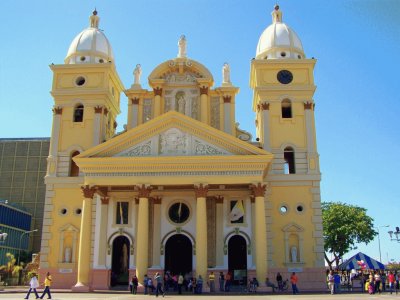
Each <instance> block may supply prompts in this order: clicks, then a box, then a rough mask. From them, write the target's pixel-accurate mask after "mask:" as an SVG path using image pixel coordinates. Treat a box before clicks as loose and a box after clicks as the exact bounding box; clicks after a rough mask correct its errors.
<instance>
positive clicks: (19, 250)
mask: <svg viewBox="0 0 400 300" xmlns="http://www.w3.org/2000/svg"><path fill="white" fill-rule="evenodd" d="M35 231H38V230H37V229H33V230H30V231H24V232H23V233H22V234H21V235H20V237H19V247H18V260H17V266H19V255H20V253H21V242H22V237H23V236H24V234H28V233H31V232H35Z"/></svg>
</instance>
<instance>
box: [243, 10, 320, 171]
mask: <svg viewBox="0 0 400 300" xmlns="http://www.w3.org/2000/svg"><path fill="white" fill-rule="evenodd" d="M272 22H273V23H272V24H271V25H270V26H269V27H268V28H267V29H266V30H265V31H264V32H263V34H262V35H261V37H260V40H259V43H258V46H257V55H256V58H255V59H253V60H252V62H251V74H250V85H251V88H252V89H253V90H254V96H253V110H254V111H255V112H256V133H257V137H258V139H259V141H260V143H261V145H262V146H263V148H264V149H265V150H268V151H270V152H272V153H273V154H274V155H275V159H274V164H273V168H272V170H271V173H272V174H319V162H318V153H317V146H316V137H315V122H314V107H315V104H314V100H313V96H314V92H315V89H316V86H315V85H314V66H315V63H316V60H315V59H307V58H306V57H305V54H304V51H303V47H302V44H301V41H300V39H299V38H298V36H297V35H296V33H295V32H294V31H293V30H292V29H291V28H290V27H289V26H287V25H286V24H285V23H283V22H282V12H281V11H280V10H279V6H275V8H274V11H273V12H272Z"/></svg>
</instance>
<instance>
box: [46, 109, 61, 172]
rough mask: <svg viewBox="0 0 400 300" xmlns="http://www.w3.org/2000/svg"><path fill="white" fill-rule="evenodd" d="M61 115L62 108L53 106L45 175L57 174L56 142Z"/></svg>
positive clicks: (58, 135) (57, 140)
mask: <svg viewBox="0 0 400 300" xmlns="http://www.w3.org/2000/svg"><path fill="white" fill-rule="evenodd" d="M61 115H62V108H61V107H54V108H53V125H52V128H51V139H50V149H49V157H48V158H47V176H56V174H57V155H58V142H59V137H60V127H61Z"/></svg>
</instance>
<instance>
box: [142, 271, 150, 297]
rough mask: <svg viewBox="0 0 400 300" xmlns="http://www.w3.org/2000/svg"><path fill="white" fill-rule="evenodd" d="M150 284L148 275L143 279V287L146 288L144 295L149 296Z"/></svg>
mask: <svg viewBox="0 0 400 300" xmlns="http://www.w3.org/2000/svg"><path fill="white" fill-rule="evenodd" d="M148 283H149V278H148V277H147V274H145V275H144V277H143V286H144V294H145V295H147V293H148V289H149V288H148V287H149V285H148Z"/></svg>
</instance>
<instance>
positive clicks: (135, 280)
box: [131, 275, 139, 295]
mask: <svg viewBox="0 0 400 300" xmlns="http://www.w3.org/2000/svg"><path fill="white" fill-rule="evenodd" d="M131 283H132V290H131V293H132V294H134V295H136V293H137V288H138V285H139V281H138V278H137V277H136V275H133V277H132V280H131Z"/></svg>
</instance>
